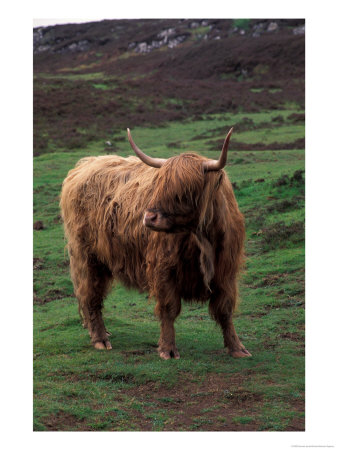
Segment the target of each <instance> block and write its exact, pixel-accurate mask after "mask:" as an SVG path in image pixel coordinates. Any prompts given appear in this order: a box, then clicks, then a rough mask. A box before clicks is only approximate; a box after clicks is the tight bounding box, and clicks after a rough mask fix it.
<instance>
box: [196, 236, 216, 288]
mask: <svg viewBox="0 0 338 450" xmlns="http://www.w3.org/2000/svg"><path fill="white" fill-rule="evenodd" d="M194 238H195V241H196V244H197V245H198V247H199V249H200V251H201V254H200V268H201V272H202V275H203V281H204V284H205V286H206V288H207V289H209V291H210V292H211V289H210V281H211V280H212V279H213V277H214V274H215V267H214V251H213V248H212V246H211V244H210V242H209V241H208V239H207V238H206V237H204V236H203V235H202V234H198V235H196V234H194Z"/></svg>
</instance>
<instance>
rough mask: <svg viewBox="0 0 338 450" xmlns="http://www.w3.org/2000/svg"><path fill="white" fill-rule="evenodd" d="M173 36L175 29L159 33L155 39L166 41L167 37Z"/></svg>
mask: <svg viewBox="0 0 338 450" xmlns="http://www.w3.org/2000/svg"><path fill="white" fill-rule="evenodd" d="M173 34H175V28H168V29H167V30H163V31H161V33H158V35H157V37H158V38H160V39H162V38H164V39H168V37H169V36H172V35H173Z"/></svg>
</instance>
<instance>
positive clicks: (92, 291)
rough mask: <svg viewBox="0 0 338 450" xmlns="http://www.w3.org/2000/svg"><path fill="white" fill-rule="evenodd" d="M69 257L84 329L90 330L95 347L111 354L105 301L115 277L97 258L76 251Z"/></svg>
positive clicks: (71, 251) (71, 252)
mask: <svg viewBox="0 0 338 450" xmlns="http://www.w3.org/2000/svg"><path fill="white" fill-rule="evenodd" d="M69 253H70V266H71V276H72V280H73V284H74V292H75V295H76V297H77V299H78V302H79V313H80V316H81V318H82V321H83V326H84V327H85V328H88V331H89V335H90V337H91V341H92V344H93V345H94V347H95V348H96V349H99V350H100V349H107V350H110V349H111V348H112V347H111V344H110V342H109V340H108V332H107V330H106V329H105V326H104V323H103V318H102V311H101V310H102V306H103V299H104V297H105V295H106V294H107V292H108V289H109V287H110V285H111V281H112V276H111V273H110V271H109V270H108V268H107V267H106V266H105V265H104V264H102V263H100V262H99V261H97V259H96V258H95V257H93V256H88V255H85V254H84V253H82V252H80V251H79V250H77V251H74V250H73V249H71V250H70V252H69Z"/></svg>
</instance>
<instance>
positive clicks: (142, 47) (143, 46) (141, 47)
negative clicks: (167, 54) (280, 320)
mask: <svg viewBox="0 0 338 450" xmlns="http://www.w3.org/2000/svg"><path fill="white" fill-rule="evenodd" d="M148 51H149V50H148V45H147V43H146V42H140V43H139V44H137V46H136V48H135V52H136V53H147V52H148Z"/></svg>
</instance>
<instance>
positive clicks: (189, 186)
mask: <svg viewBox="0 0 338 450" xmlns="http://www.w3.org/2000/svg"><path fill="white" fill-rule="evenodd" d="M231 132H232V129H231V130H230V132H229V133H228V135H227V137H226V139H225V142H224V145H223V149H222V152H221V155H220V158H219V160H217V161H216V160H210V159H207V158H205V157H202V156H199V155H197V154H195V153H183V154H181V155H178V156H173V157H171V158H169V159H167V160H166V159H159V158H151V157H150V156H147V155H146V154H144V153H143V152H142V151H141V150H140V149H139V148H138V147H137V146H136V144H135V143H134V141H133V139H132V137H131V134H130V131H129V129H128V139H129V142H130V144H131V147H132V148H133V150H134V152H135V153H136V155H137V157H135V156H130V157H128V158H122V157H119V156H99V157H90V158H84V159H81V160H80V161H79V162H78V164H77V165H76V167H75V168H74V169H72V170H71V171H70V172H69V174H68V176H67V178H66V179H65V181H64V183H63V187H62V194H61V203H60V205H61V210H62V217H63V221H64V228H65V234H66V237H67V239H68V251H69V257H70V268H71V277H72V280H73V284H74V291H75V295H76V297H77V299H78V303H79V312H80V315H81V317H82V320H83V326H84V327H86V328H88V331H89V334H90V337H91V342H92V344H93V345H94V347H95V348H96V349H111V348H112V346H111V343H110V342H109V333H108V332H107V330H106V328H105V326H104V322H103V318H102V312H101V310H102V306H103V299H104V297H105V296H106V295H107V293H108V291H109V289H110V287H111V285H112V282H113V280H118V281H120V282H121V283H122V284H123V285H124V286H126V287H127V288H134V289H138V290H139V291H140V292H148V293H149V294H150V296H151V297H154V298H155V299H156V306H155V313H156V315H157V316H158V317H159V319H160V328H161V332H160V339H159V342H158V352H159V355H160V357H161V358H163V359H169V358H171V357H173V358H179V357H180V355H179V352H178V350H177V348H176V344H175V330H174V321H175V319H176V317H177V316H178V314H179V313H180V310H181V300H185V301H188V302H203V303H205V302H209V312H210V314H211V316H212V318H213V319H214V320H215V321H216V322H217V323H218V324H219V325H220V327H221V329H222V332H223V337H224V345H225V347H228V351H229V354H230V355H232V356H234V357H246V356H251V355H250V353H249V352H248V351H247V350H246V349H245V347H244V346H243V345H242V343H241V342H240V340H239V338H238V336H237V334H236V331H235V328H234V325H233V321H232V315H233V312H234V309H235V306H236V300H237V277H238V273H239V271H240V268H241V265H242V262H243V243H244V236H245V230H244V219H243V216H242V214H241V213H240V211H239V209H238V205H237V202H236V199H235V196H234V193H233V189H232V186H231V183H230V181H229V179H228V176H227V175H226V173H225V171H224V170H223V168H224V166H225V164H226V158H227V150H228V145H229V141H230V136H231Z"/></svg>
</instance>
